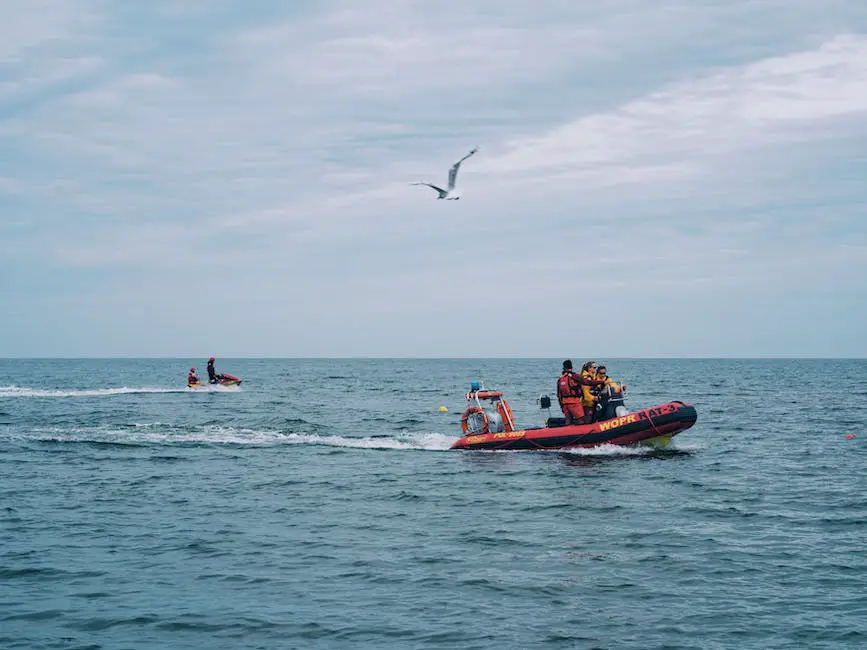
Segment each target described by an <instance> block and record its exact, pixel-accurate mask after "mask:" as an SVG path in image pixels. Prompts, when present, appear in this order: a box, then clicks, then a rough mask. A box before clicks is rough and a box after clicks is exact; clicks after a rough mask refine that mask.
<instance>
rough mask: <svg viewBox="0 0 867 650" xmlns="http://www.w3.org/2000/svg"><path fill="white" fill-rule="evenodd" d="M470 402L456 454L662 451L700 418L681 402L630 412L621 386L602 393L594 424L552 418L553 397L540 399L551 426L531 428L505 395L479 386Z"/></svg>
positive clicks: (462, 423) (541, 397)
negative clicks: (602, 448) (619, 448)
mask: <svg viewBox="0 0 867 650" xmlns="http://www.w3.org/2000/svg"><path fill="white" fill-rule="evenodd" d="M466 399H467V402H468V406H467V408H466V410H465V411H464V413H463V415H462V416H461V429H462V430H463V434H464V435H463V437H461V438H460V439H459V440H458V441H457V442H455V443H454V444H453V445H452V447H451V448H452V449H487V450H497V449H504V450H518V449H569V448H575V447H598V446H599V445H635V444H642V445H651V446H654V447H659V448H662V447H665V446H666V445H668V443H669V442H671V438H672V436H675V435H677V434H678V433H681V432H682V431H685V430H686V429H689V428H690V427H691V426H692V425H694V424H695V422H696V420H697V419H698V415H697V413H696V410H695V407H694V406H692V405H691V404H687V403H686V402H680V401H673V402H668V403H666V404H659V405H657V406H651V407H650V408H646V409H642V410H640V411H636V412H634V413H630V412H629V411H628V410H627V408H626V406H625V404H624V401H625V391H624V390H623V389H621V388H619V387H616V386H608V387H606V388H605V389H604V390H603V391H602V393H601V394H600V400H599V407H598V410H597V413H596V421H595V422H591V423H588V424H566V418H563V417H551V416H550V408H551V398H550V397H549V396H548V395H541V396H540V397H539V399H538V403H539V405H540V407H541V408H542V409H546V410H547V411H548V414H549V417H547V418H546V419H545V425H544V426H542V427H536V428H529V429H523V428H520V427H518V426H517V425H516V424H515V421H514V416H513V413H512V408H511V406H510V405H509V403H508V401H506V399H504V398H503V393H502V392H500V391H489V390H483V389H482V388H481V386H480V384H478V383H477V382H473V385H472V387H471V389H470V392H469V393H467V394H466Z"/></svg>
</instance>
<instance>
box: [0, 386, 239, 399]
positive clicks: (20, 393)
mask: <svg viewBox="0 0 867 650" xmlns="http://www.w3.org/2000/svg"><path fill="white" fill-rule="evenodd" d="M239 390H240V388H239V387H237V386H228V387H227V386H209V387H207V388H197V389H192V388H187V387H186V386H181V387H177V388H135V387H129V386H121V387H119V388H84V389H75V390H46V389H40V388H24V387H20V386H0V398H2V397H109V396H111V395H136V394H147V393H192V392H206V393H207V392H238V391H239Z"/></svg>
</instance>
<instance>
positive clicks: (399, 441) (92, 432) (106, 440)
mask: <svg viewBox="0 0 867 650" xmlns="http://www.w3.org/2000/svg"><path fill="white" fill-rule="evenodd" d="M4 438H5V439H6V440H9V441H17V442H49V443H79V444H81V443H84V444H96V445H99V444H107V445H128V446H162V445H169V446H171V445H179V446H196V445H203V446H205V445H208V446H209V445H239V446H254V447H277V446H285V445H311V446H322V447H346V448H353V449H393V450H421V451H446V450H448V449H449V448H450V447H451V445H452V443H454V441H455V440H456V439H457V438H456V437H455V436H450V435H445V434H439V433H401V434H390V435H389V434H384V435H374V436H357V437H356V436H340V435H321V434H309V433H286V432H281V431H267V430H258V429H244V428H235V427H221V426H213V425H208V426H204V427H175V426H171V425H164V424H160V423H152V424H129V425H123V426H122V427H118V426H101V427H83V428H76V429H66V428H43V429H31V430H29V431H27V432H17V433H12V432H4V431H2V429H0V440H2V439H4Z"/></svg>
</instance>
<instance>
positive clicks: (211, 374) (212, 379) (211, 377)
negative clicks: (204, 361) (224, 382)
mask: <svg viewBox="0 0 867 650" xmlns="http://www.w3.org/2000/svg"><path fill="white" fill-rule="evenodd" d="M219 379H220V376H219V375H218V374H217V371H216V370H215V369H214V357H211V358H210V359H208V383H209V384H216V383H217V381H218V380H219Z"/></svg>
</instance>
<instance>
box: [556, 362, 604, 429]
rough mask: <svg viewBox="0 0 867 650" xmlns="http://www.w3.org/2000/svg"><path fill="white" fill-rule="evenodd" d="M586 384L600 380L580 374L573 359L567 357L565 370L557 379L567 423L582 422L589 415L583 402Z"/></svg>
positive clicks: (561, 405)
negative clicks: (573, 367) (573, 366)
mask: <svg viewBox="0 0 867 650" xmlns="http://www.w3.org/2000/svg"><path fill="white" fill-rule="evenodd" d="M588 382H589V384H588ZM585 384H587V385H588V386H594V385H597V384H599V382H597V381H596V380H595V379H588V378H585V377H582V376H581V375H579V374H578V373H577V372H575V371H574V370H573V369H572V360H571V359H566V360H565V361H564V362H563V372H562V373H561V374H560V377H559V378H558V379H557V401H558V402H560V410H561V411H563V416H564V417H565V418H566V424H581V423H582V422H584V421H585V419H586V417H587V414H586V413H585V411H584V404H583V401H584V400H583V389H584V387H585Z"/></svg>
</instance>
